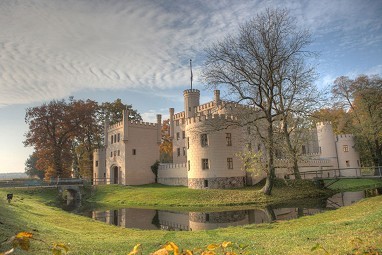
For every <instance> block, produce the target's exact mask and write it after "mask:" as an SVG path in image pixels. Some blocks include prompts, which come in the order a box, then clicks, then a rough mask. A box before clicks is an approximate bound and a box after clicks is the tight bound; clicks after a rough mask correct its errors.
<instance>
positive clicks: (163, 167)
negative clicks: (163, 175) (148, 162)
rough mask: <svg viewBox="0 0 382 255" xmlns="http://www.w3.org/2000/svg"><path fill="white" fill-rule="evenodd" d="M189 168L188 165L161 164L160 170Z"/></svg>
mask: <svg viewBox="0 0 382 255" xmlns="http://www.w3.org/2000/svg"><path fill="white" fill-rule="evenodd" d="M184 167H187V163H178V164H174V163H161V164H159V170H166V169H174V168H184Z"/></svg>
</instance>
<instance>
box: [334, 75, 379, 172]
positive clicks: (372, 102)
mask: <svg viewBox="0 0 382 255" xmlns="http://www.w3.org/2000/svg"><path fill="white" fill-rule="evenodd" d="M332 94H333V100H335V105H336V106H337V107H341V108H343V109H344V110H345V111H347V112H348V113H349V115H350V116H351V119H352V130H351V131H352V133H353V134H355V140H356V146H357V149H358V150H359V152H360V154H361V159H362V161H363V164H364V165H365V164H366V165H373V166H380V165H382V78H381V77H380V76H377V75H374V76H366V75H360V76H358V77H357V78H355V79H350V78H349V77H346V76H341V77H338V78H337V79H336V80H335V81H334V84H333V86H332Z"/></svg>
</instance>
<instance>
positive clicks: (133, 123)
mask: <svg viewBox="0 0 382 255" xmlns="http://www.w3.org/2000/svg"><path fill="white" fill-rule="evenodd" d="M157 125H158V124H157V123H151V122H143V121H129V126H133V127H153V128H155V127H156V126H157ZM122 127H123V121H120V122H118V123H116V124H113V125H111V126H110V127H109V128H108V131H113V130H116V129H120V128H122Z"/></svg>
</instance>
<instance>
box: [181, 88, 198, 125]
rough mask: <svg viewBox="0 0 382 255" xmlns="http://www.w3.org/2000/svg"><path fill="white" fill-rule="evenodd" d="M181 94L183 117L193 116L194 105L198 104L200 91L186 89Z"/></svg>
mask: <svg viewBox="0 0 382 255" xmlns="http://www.w3.org/2000/svg"><path fill="white" fill-rule="evenodd" d="M183 96H184V114H185V118H186V119H188V118H190V117H194V116H195V107H197V106H199V101H200V91H199V90H198V89H186V90H185V91H183Z"/></svg>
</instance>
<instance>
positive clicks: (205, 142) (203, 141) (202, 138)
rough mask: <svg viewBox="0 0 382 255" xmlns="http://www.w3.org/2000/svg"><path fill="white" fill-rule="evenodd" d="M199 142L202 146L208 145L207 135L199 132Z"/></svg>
mask: <svg viewBox="0 0 382 255" xmlns="http://www.w3.org/2000/svg"><path fill="white" fill-rule="evenodd" d="M200 144H201V145H202V147H206V146H208V137H207V134H201V135H200Z"/></svg>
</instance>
